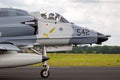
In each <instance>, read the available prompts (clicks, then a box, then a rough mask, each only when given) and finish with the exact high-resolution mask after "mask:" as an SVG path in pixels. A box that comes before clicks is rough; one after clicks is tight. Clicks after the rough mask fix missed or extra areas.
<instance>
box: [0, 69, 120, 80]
mask: <svg viewBox="0 0 120 80" xmlns="http://www.w3.org/2000/svg"><path fill="white" fill-rule="evenodd" d="M40 70H41V68H38V67H22V68H11V69H0V80H120V67H52V68H50V73H51V74H50V77H49V78H47V79H42V78H41V77H40V75H39V72H40Z"/></svg>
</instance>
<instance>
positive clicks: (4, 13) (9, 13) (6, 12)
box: [0, 8, 29, 17]
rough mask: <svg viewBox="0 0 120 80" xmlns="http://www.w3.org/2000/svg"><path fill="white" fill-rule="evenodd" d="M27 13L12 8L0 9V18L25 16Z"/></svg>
mask: <svg viewBox="0 0 120 80" xmlns="http://www.w3.org/2000/svg"><path fill="white" fill-rule="evenodd" d="M27 15H29V14H28V12H27V11H24V10H20V9H13V8H0V17H15V16H27Z"/></svg>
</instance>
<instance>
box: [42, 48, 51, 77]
mask: <svg viewBox="0 0 120 80" xmlns="http://www.w3.org/2000/svg"><path fill="white" fill-rule="evenodd" d="M42 55H43V57H47V53H46V47H45V46H44V47H43V48H42ZM42 65H43V69H42V71H41V73H40V74H41V76H42V77H43V78H47V77H49V75H50V73H49V65H48V64H47V62H46V60H45V61H44V60H43V62H42Z"/></svg>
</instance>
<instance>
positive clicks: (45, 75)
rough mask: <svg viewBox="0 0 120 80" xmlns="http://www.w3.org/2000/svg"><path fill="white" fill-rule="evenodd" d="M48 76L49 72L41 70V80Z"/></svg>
mask: <svg viewBox="0 0 120 80" xmlns="http://www.w3.org/2000/svg"><path fill="white" fill-rule="evenodd" d="M49 75H50V73H49V71H48V70H47V69H43V70H42V71H41V76H42V77H43V78H47V77H49Z"/></svg>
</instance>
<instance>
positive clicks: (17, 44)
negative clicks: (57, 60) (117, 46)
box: [0, 8, 110, 78]
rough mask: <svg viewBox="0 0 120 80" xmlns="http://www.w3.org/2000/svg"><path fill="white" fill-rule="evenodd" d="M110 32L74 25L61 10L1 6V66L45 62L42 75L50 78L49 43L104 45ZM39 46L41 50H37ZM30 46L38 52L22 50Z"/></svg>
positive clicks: (51, 44)
mask: <svg viewBox="0 0 120 80" xmlns="http://www.w3.org/2000/svg"><path fill="white" fill-rule="evenodd" d="M108 37H110V36H109V35H104V34H102V33H99V32H97V31H93V30H90V29H88V28H84V27H81V26H78V25H75V24H73V23H71V22H69V21H68V20H66V19H65V18H64V17H63V16H62V15H60V14H58V13H40V12H33V13H29V12H27V11H25V10H21V9H14V8H0V68H11V67H20V66H26V65H31V64H36V63H40V62H41V63H42V65H43V69H42V71H41V72H40V74H41V76H42V77H43V78H47V77H49V74H50V72H49V66H48V64H47V62H46V61H47V60H48V59H49V58H48V57H47V54H46V52H47V51H46V47H48V46H65V45H66V46H71V45H82V44H102V42H104V41H107V40H108ZM34 46H40V47H41V50H42V51H41V52H39V51H38V50H36V49H34V48H33V47H34ZM22 48H26V49H31V50H32V51H34V52H35V53H36V54H29V53H27V54H26V53H21V52H20V51H21V49H22Z"/></svg>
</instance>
